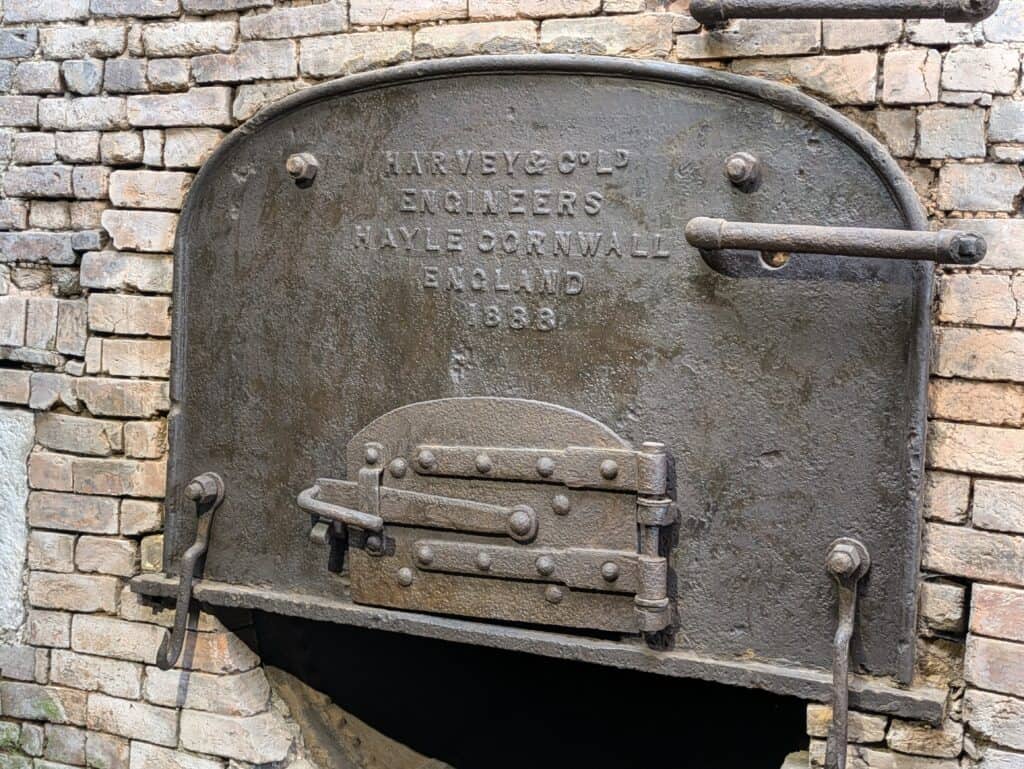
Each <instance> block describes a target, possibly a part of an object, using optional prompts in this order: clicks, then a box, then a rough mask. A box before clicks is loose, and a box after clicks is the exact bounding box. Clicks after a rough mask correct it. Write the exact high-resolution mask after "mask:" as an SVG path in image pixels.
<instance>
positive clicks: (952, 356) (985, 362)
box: [932, 328, 1024, 382]
mask: <svg viewBox="0 0 1024 769" xmlns="http://www.w3.org/2000/svg"><path fill="white" fill-rule="evenodd" d="M932 373H934V374H937V375H939V376H945V377H964V378H967V379H986V380H1011V381H1017V382H1024V331H1017V330H1001V329H984V328H978V329H974V328H938V329H936V330H935V356H934V362H933V365H932Z"/></svg>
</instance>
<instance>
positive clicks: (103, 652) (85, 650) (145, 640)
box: [71, 614, 164, 665]
mask: <svg viewBox="0 0 1024 769" xmlns="http://www.w3.org/2000/svg"><path fill="white" fill-rule="evenodd" d="M163 637H164V628H161V627H159V626H157V625H150V624H144V623H141V622H127V621H125V620H123V619H117V618H115V617H102V616H89V615H85V614H82V615H76V616H75V618H74V620H73V621H72V623H71V648H72V649H74V650H75V651H76V652H80V653H82V654H93V655H97V656H100V657H109V658H111V659H116V660H127V661H128V662H143V663H146V664H147V665H153V664H155V662H156V652H157V649H159V648H160V642H161V640H163Z"/></svg>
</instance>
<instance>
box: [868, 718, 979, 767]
mask: <svg viewBox="0 0 1024 769" xmlns="http://www.w3.org/2000/svg"><path fill="white" fill-rule="evenodd" d="M885 742H886V744H887V745H888V746H889V747H890V748H892V749H893V750H898V751H899V752H901V753H910V754H913V755H915V756H932V757H935V758H955V757H956V756H959V755H960V751H961V749H962V748H963V744H964V727H963V724H961V723H958V722H957V721H953V720H952V719H947V720H946V721H944V722H943V723H942V726H941V727H940V728H935V727H931V726H928V725H927V724H922V723H917V722H913V721H903V720H901V719H899V718H894V719H893V721H892V725H891V726H890V727H889V733H888V735H886V739H885Z"/></svg>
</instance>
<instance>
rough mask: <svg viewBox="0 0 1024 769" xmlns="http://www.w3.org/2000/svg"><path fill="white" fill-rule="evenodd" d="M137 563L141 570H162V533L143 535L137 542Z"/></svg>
mask: <svg viewBox="0 0 1024 769" xmlns="http://www.w3.org/2000/svg"><path fill="white" fill-rule="evenodd" d="M139 564H140V568H141V569H142V571H163V570H164V535H163V534H153V535H150V536H148V537H143V538H142V541H141V542H140V543H139Z"/></svg>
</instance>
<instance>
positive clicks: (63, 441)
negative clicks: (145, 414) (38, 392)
mask: <svg viewBox="0 0 1024 769" xmlns="http://www.w3.org/2000/svg"><path fill="white" fill-rule="evenodd" d="M36 440H37V441H38V442H39V443H41V444H42V445H43V446H45V447H46V448H48V449H53V450H55V451H69V452H75V453H78V454H90V455H93V456H101V457H105V456H110V455H111V454H112V453H114V452H115V451H120V450H121V446H122V441H121V423H120V422H112V421H109V420H103V419H92V418H89V417H78V416H72V415H68V414H56V413H52V412H49V413H43V414H37V415H36Z"/></svg>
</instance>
